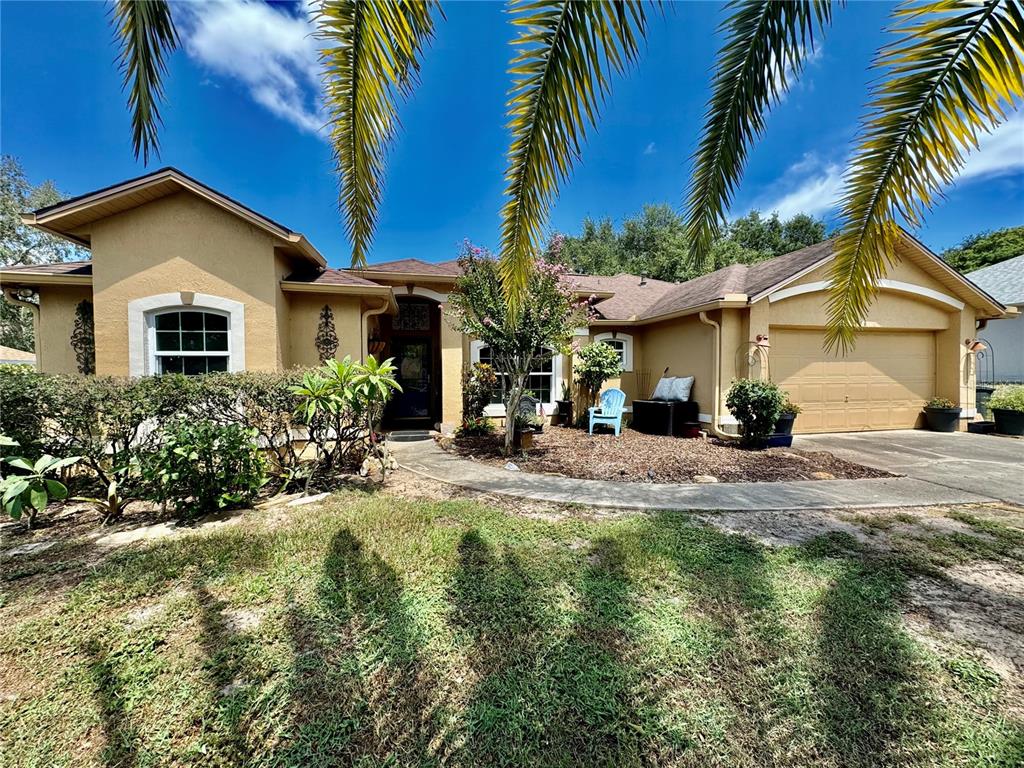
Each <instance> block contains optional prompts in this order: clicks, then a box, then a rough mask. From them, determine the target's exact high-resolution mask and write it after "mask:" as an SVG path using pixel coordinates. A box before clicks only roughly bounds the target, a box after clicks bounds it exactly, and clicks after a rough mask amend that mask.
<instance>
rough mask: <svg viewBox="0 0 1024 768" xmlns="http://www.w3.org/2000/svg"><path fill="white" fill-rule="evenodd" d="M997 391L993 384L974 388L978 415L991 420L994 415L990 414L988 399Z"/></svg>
mask: <svg viewBox="0 0 1024 768" xmlns="http://www.w3.org/2000/svg"><path fill="white" fill-rule="evenodd" d="M995 391H996V388H995V387H994V386H992V385H991V384H979V385H978V386H976V387H975V388H974V394H975V402H976V403H977V408H978V413H980V414H981V415H982V416H984V417H985V418H991V417H992V414H991V413H990V412H989V407H988V399H989V398H990V397H992V393H993V392H995Z"/></svg>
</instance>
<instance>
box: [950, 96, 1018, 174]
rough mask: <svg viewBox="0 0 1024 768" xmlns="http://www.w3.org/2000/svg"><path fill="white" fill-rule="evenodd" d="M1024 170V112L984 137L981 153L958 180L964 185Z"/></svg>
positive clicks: (969, 161)
mask: <svg viewBox="0 0 1024 768" xmlns="http://www.w3.org/2000/svg"><path fill="white" fill-rule="evenodd" d="M1022 170H1024V113H1018V114H1016V115H1012V116H1011V117H1010V119H1008V120H1007V121H1006V122H1005V123H1003V124H1002V125H1000V126H999V127H998V128H996V129H995V130H994V131H992V133H989V134H986V135H984V136H982V137H980V140H979V147H978V149H977V150H975V151H974V152H972V153H971V154H969V155H968V156H967V162H966V163H965V164H964V168H963V170H962V171H961V172H960V175H959V176H958V177H957V181H958V182H959V183H961V184H963V183H965V182H968V181H971V180H974V179H981V178H989V177H992V176H1002V175H1004V174H1008V173H1020V172H1021V171H1022Z"/></svg>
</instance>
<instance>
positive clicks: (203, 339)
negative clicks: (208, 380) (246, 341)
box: [148, 308, 231, 376]
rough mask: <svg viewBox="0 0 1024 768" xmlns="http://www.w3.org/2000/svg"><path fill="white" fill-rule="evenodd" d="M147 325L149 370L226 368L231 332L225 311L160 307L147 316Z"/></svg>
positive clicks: (189, 373) (190, 371)
mask: <svg viewBox="0 0 1024 768" xmlns="http://www.w3.org/2000/svg"><path fill="white" fill-rule="evenodd" d="M148 326H149V329H150V339H151V343H150V346H149V348H150V350H152V353H151V354H152V357H153V371H152V372H153V373H157V374H163V373H184V374H185V375H186V376H196V375H198V374H201V373H214V372H215V371H226V370H228V367H229V366H228V363H229V362H230V359H231V334H230V332H229V327H228V326H229V317H228V314H227V313H226V312H216V311H211V310H199V309H188V308H180V309H168V310H161V311H159V312H153V313H152V314H151V315H150V322H149V323H148Z"/></svg>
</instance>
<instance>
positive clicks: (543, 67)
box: [501, 0, 647, 312]
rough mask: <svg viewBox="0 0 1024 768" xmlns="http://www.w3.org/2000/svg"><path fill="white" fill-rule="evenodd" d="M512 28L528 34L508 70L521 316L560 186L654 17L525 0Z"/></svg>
mask: <svg viewBox="0 0 1024 768" xmlns="http://www.w3.org/2000/svg"><path fill="white" fill-rule="evenodd" d="M512 23H513V24H515V25H516V26H518V27H519V28H520V29H521V31H520V33H519V35H518V37H517V38H516V39H515V41H514V42H513V45H515V46H516V47H517V49H518V52H517V54H516V56H515V57H514V58H513V59H512V63H511V66H510V68H509V72H510V73H511V74H512V76H513V78H514V82H513V85H512V90H511V91H510V95H509V100H508V104H507V113H508V127H509V131H510V132H511V134H512V142H511V146H510V147H509V151H508V163H507V167H506V171H505V181H506V182H507V187H506V189H505V194H506V196H507V198H508V200H507V201H506V203H505V205H504V206H503V207H502V211H501V217H502V227H501V278H502V284H503V286H504V289H505V295H506V299H507V301H508V302H509V305H510V308H511V309H512V310H513V312H515V311H517V309H518V307H520V306H521V305H522V301H523V299H524V295H525V292H526V286H527V281H528V278H529V270H530V265H531V263H532V260H533V256H534V253H535V252H536V251H537V249H538V248H539V245H540V238H541V228H542V227H543V224H544V220H545V218H546V217H547V214H548V211H549V209H550V205H551V201H552V200H553V199H554V197H555V196H556V195H557V192H558V184H559V182H560V181H563V180H565V179H566V178H567V176H568V175H569V173H570V171H571V170H572V167H573V164H574V162H575V161H576V159H577V158H578V157H579V155H580V145H581V143H582V141H583V140H584V139H585V135H586V130H587V127H588V126H590V125H593V124H594V121H595V118H596V114H597V112H598V110H599V108H600V103H601V101H602V100H603V98H604V96H605V95H606V94H607V93H608V88H609V82H608V74H609V71H610V70H614V71H615V72H622V71H623V70H624V69H625V68H626V67H627V66H628V65H629V64H630V63H631V62H633V61H634V60H635V58H636V56H637V53H638V42H639V40H641V39H642V38H643V36H644V34H645V32H646V28H647V19H646V13H645V9H644V7H643V5H642V3H641V2H639V1H638V0H616V1H615V2H571V1H570V0H559V1H555V0H523V1H522V2H518V3H516V4H515V5H514V8H513V17H512Z"/></svg>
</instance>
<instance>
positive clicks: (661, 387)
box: [651, 376, 676, 400]
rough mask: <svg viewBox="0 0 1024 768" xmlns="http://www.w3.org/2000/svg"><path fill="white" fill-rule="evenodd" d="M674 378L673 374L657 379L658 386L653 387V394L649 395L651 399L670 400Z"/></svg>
mask: <svg viewBox="0 0 1024 768" xmlns="http://www.w3.org/2000/svg"><path fill="white" fill-rule="evenodd" d="M675 380H676V377H675V376H663V377H662V378H661V379H659V380H658V386H656V387H655V388H654V394H652V395H651V400H671V399H672V382H673V381H675Z"/></svg>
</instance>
